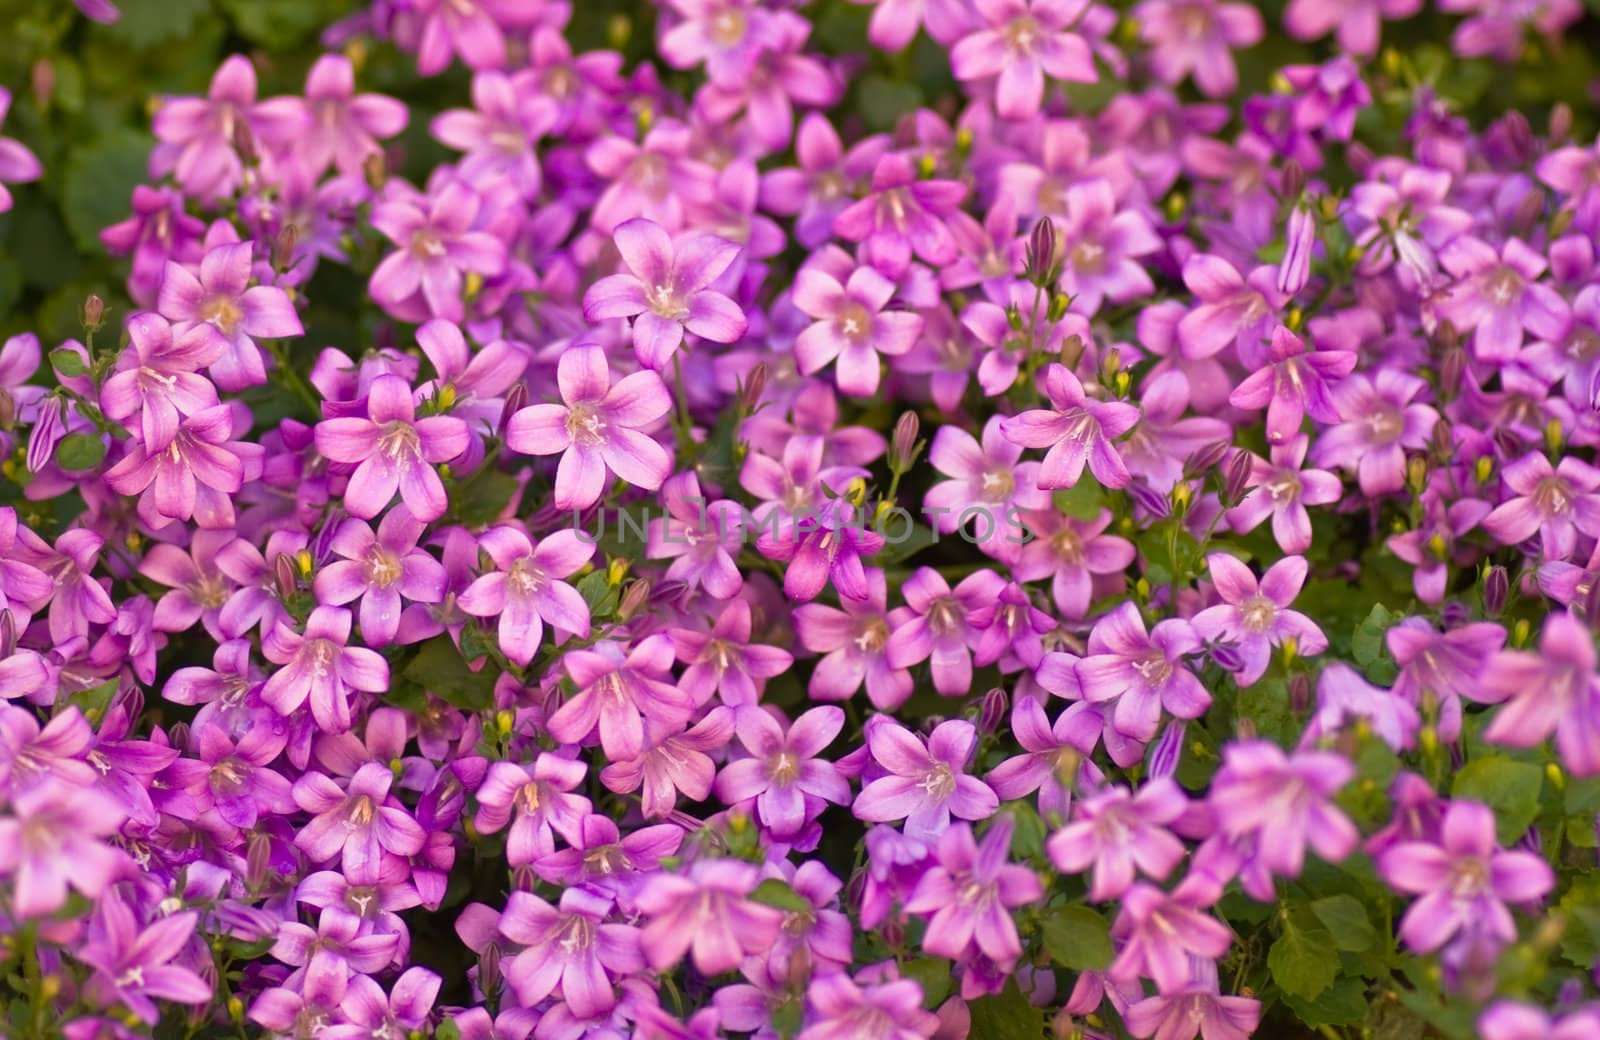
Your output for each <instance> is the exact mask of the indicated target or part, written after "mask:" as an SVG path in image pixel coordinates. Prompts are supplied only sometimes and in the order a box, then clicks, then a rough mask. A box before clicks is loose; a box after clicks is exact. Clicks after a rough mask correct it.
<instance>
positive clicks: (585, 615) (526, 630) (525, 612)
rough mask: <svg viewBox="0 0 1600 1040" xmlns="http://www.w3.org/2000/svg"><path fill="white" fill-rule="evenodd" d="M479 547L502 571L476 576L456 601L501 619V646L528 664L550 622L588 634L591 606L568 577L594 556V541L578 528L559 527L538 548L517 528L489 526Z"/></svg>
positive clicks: (567, 630) (563, 630) (477, 612)
mask: <svg viewBox="0 0 1600 1040" xmlns="http://www.w3.org/2000/svg"><path fill="white" fill-rule="evenodd" d="M478 548H479V549H480V550H482V551H483V552H484V553H487V554H488V556H489V559H491V560H493V561H494V565H495V567H496V568H498V569H497V570H493V571H490V572H489V573H488V574H484V575H481V576H479V577H478V578H475V579H473V582H472V584H471V585H469V586H468V587H467V588H466V590H465V591H464V592H462V593H461V595H460V596H459V597H458V598H457V600H456V605H457V606H458V607H460V608H461V609H462V610H463V611H465V612H466V613H468V614H471V615H473V616H474V617H482V618H491V617H498V618H499V619H500V622H499V629H498V635H499V640H500V649H501V650H503V651H504V652H505V655H506V657H508V658H510V659H511V660H512V661H513V662H515V663H516V664H520V665H527V664H528V663H529V662H530V661H532V660H533V655H534V654H535V653H537V652H538V650H539V642H540V640H541V639H543V637H544V626H545V624H546V623H549V624H550V625H553V626H555V628H556V630H557V633H558V638H559V637H560V634H571V635H575V636H579V637H580V638H581V637H587V636H588V635H589V624H590V618H589V604H588V603H586V602H584V599H583V596H581V595H579V593H578V590H577V589H575V588H573V587H572V585H571V584H569V583H568V582H566V581H564V580H563V579H565V578H569V577H571V576H572V575H573V574H576V573H577V572H578V571H579V570H580V569H581V568H582V567H583V565H584V564H586V563H588V562H589V559H590V557H592V556H593V555H594V545H593V544H592V543H590V542H586V541H585V540H584V537H583V536H582V535H581V534H579V533H578V532H577V531H555V532H553V533H552V534H550V535H549V536H548V537H546V538H544V539H543V540H541V541H540V542H539V544H538V545H537V546H535V545H534V543H533V542H532V541H530V540H529V538H528V536H527V534H525V533H524V532H523V531H522V530H521V529H519V528H517V527H513V526H510V525H508V524H503V525H501V526H499V527H493V528H490V529H489V530H488V531H485V532H484V533H483V535H482V537H480V538H479V539H478Z"/></svg>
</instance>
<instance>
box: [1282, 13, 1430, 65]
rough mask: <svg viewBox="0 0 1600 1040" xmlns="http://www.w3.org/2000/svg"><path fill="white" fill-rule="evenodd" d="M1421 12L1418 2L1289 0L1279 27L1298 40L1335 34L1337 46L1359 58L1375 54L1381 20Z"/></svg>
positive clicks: (1400, 17)
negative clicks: (1336, 32)
mask: <svg viewBox="0 0 1600 1040" xmlns="http://www.w3.org/2000/svg"><path fill="white" fill-rule="evenodd" d="M1420 10H1422V0H1291V2H1290V4H1289V9H1288V10H1287V11H1285V12H1284V14H1283V26H1284V28H1285V29H1287V30H1288V31H1289V35H1290V36H1293V37H1295V38H1296V39H1299V40H1314V39H1316V38H1317V37H1319V36H1326V35H1328V33H1330V32H1333V31H1335V30H1337V31H1338V39H1339V46H1340V47H1342V48H1343V49H1345V50H1347V51H1349V52H1350V53H1351V54H1354V55H1356V56H1357V57H1360V58H1366V57H1370V56H1371V55H1373V54H1376V53H1377V51H1378V31H1379V26H1380V25H1381V24H1382V22H1383V19H1385V18H1387V19H1390V20H1392V21H1399V20H1400V19H1402V18H1410V17H1411V16H1412V15H1414V14H1416V13H1417V12H1418V11H1420Z"/></svg>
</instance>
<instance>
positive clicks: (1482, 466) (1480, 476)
mask: <svg viewBox="0 0 1600 1040" xmlns="http://www.w3.org/2000/svg"><path fill="white" fill-rule="evenodd" d="M1472 475H1473V477H1475V478H1476V479H1477V481H1478V483H1480V484H1487V483H1489V478H1490V477H1492V476H1494V459H1492V458H1490V457H1489V456H1487V455H1480V456H1478V461H1477V462H1476V463H1474V464H1473V467H1472Z"/></svg>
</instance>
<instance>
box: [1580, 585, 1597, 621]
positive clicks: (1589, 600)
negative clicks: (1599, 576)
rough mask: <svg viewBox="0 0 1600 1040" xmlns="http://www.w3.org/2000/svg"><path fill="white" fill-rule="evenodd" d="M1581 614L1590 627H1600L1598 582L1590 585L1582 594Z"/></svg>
mask: <svg viewBox="0 0 1600 1040" xmlns="http://www.w3.org/2000/svg"><path fill="white" fill-rule="evenodd" d="M1583 616H1584V619H1585V620H1586V621H1588V622H1589V627H1590V628H1600V582H1595V583H1594V584H1592V585H1590V586H1589V591H1588V592H1587V593H1585V594H1584V597H1583Z"/></svg>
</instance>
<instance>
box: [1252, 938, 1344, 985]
mask: <svg viewBox="0 0 1600 1040" xmlns="http://www.w3.org/2000/svg"><path fill="white" fill-rule="evenodd" d="M1267 968H1268V969H1269V970H1270V971H1271V972H1272V981H1274V982H1276V983H1277V984H1278V988H1279V989H1281V990H1283V991H1284V992H1285V993H1290V994H1293V995H1294V996H1297V997H1299V998H1301V999H1302V1000H1316V999H1317V998H1318V997H1319V996H1321V995H1322V992H1323V991H1324V990H1326V989H1327V988H1328V986H1329V985H1331V984H1332V982H1333V978H1334V976H1335V975H1337V974H1338V972H1339V958H1338V956H1337V955H1336V954H1335V952H1334V943H1333V936H1331V935H1329V934H1328V933H1327V932H1325V931H1323V930H1322V929H1321V928H1299V927H1297V926H1296V925H1295V924H1294V922H1293V921H1292V920H1290V921H1285V922H1284V925H1283V934H1282V935H1280V936H1278V939H1277V941H1276V942H1274V943H1273V944H1272V949H1270V950H1268V951H1267Z"/></svg>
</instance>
